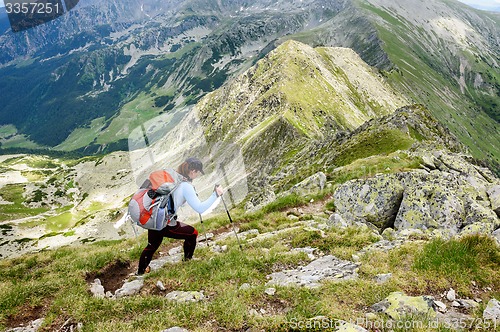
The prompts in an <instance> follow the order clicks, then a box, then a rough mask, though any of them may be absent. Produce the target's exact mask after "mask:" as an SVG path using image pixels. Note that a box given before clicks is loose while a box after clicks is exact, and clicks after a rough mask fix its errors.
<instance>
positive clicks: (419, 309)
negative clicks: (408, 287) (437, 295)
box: [372, 292, 436, 320]
mask: <svg viewBox="0 0 500 332" xmlns="http://www.w3.org/2000/svg"><path fill="white" fill-rule="evenodd" d="M433 300H434V299H433V298H432V297H430V296H407V295H405V294H404V293H402V292H393V293H391V294H390V295H389V296H388V297H387V298H385V299H384V300H383V301H382V302H379V303H377V304H375V305H373V306H372V309H373V310H374V311H376V312H383V313H385V314H387V315H388V316H389V317H390V318H392V319H394V320H400V319H403V318H405V316H412V317H415V316H421V317H423V318H434V317H436V311H435V310H434V308H433Z"/></svg>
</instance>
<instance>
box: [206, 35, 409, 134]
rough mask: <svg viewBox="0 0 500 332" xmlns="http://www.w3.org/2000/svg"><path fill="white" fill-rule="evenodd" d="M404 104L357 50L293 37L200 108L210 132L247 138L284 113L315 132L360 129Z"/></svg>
mask: <svg viewBox="0 0 500 332" xmlns="http://www.w3.org/2000/svg"><path fill="white" fill-rule="evenodd" d="M404 104H407V101H406V100H405V98H404V97H402V96H401V95H399V94H398V93H397V92H395V91H394V90H393V89H392V88H391V87H390V86H389V85H388V84H386V82H385V81H384V79H383V78H382V77H381V76H380V75H379V74H378V72H377V71H375V70H374V69H373V68H371V67H370V66H368V65H367V64H366V63H365V62H364V61H363V60H361V58H360V57H359V56H358V55H357V54H356V53H355V52H354V51H352V50H350V49H346V48H340V47H317V48H312V47H311V46H308V45H305V44H303V43H300V42H297V41H293V40H290V41H287V42H285V43H283V44H282V45H280V46H279V47H278V48H276V49H275V50H273V51H272V52H270V53H269V54H268V55H267V56H266V57H264V58H263V59H261V60H259V61H258V62H257V63H256V65H255V66H253V67H251V68H250V69H249V70H247V71H246V72H245V73H243V74H242V75H241V76H239V77H237V78H236V79H235V80H233V81H232V82H230V83H229V84H227V85H225V86H223V87H222V88H220V89H219V90H217V91H215V92H213V93H211V94H209V95H208V96H206V97H205V98H203V99H202V100H201V102H200V103H199V104H198V105H197V108H198V111H199V112H200V113H201V115H202V118H204V119H205V121H206V125H207V126H208V128H209V133H208V134H209V137H211V138H214V139H220V138H221V137H216V136H218V135H223V136H229V137H231V138H233V139H244V140H245V141H247V140H248V139H250V138H251V136H252V135H253V134H255V133H258V132H261V131H262V129H263V126H269V125H271V124H273V123H274V122H275V121H277V119H278V118H280V119H285V120H286V121H287V122H288V123H289V124H291V125H292V126H293V127H294V128H295V129H296V130H297V131H298V132H299V133H300V134H301V135H303V136H305V137H310V138H312V137H318V136H322V135H323V134H324V132H325V130H326V131H331V132H335V131H338V130H352V129H355V128H357V127H359V126H360V125H361V124H363V123H364V122H366V121H367V120H369V119H371V118H374V117H377V116H382V115H385V114H389V113H392V112H393V111H394V110H395V109H396V108H398V107H400V106H403V105H404ZM236 123H237V124H238V125H237V126H235V124H236ZM241 133H243V134H241Z"/></svg>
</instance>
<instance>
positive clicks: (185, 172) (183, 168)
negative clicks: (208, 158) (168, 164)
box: [177, 161, 191, 182]
mask: <svg viewBox="0 0 500 332" xmlns="http://www.w3.org/2000/svg"><path fill="white" fill-rule="evenodd" d="M189 171H190V169H189V164H188V162H186V161H185V162H183V163H182V164H180V165H179V167H177V173H179V174H180V175H182V176H183V177H185V178H186V179H187V180H188V181H189V182H191V178H189Z"/></svg>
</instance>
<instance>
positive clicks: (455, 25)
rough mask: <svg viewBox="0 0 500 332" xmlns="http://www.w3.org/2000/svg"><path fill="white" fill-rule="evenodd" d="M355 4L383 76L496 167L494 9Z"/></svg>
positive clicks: (499, 100) (498, 110) (499, 45)
mask: <svg viewBox="0 0 500 332" xmlns="http://www.w3.org/2000/svg"><path fill="white" fill-rule="evenodd" d="M359 4H360V7H361V8H363V9H364V10H365V11H366V13H368V14H369V16H370V17H371V21H372V22H373V24H374V25H375V26H376V27H377V31H378V35H379V37H380V38H381V40H382V41H383V43H382V45H383V49H384V50H385V52H386V53H387V55H388V57H389V59H390V61H391V63H393V64H394V66H395V67H394V69H393V70H391V71H389V72H388V73H387V76H388V79H389V81H390V82H392V83H393V84H394V86H395V88H396V89H398V90H399V91H402V92H403V93H404V94H405V95H407V96H408V97H409V98H411V99H412V100H414V101H417V102H418V103H422V104H425V105H426V106H427V107H428V108H429V109H431V110H432V112H433V114H434V116H436V118H437V119H438V120H439V121H440V122H441V123H443V124H445V125H446V126H448V127H449V128H450V130H451V131H452V132H453V133H455V135H457V136H458V137H459V139H460V140H461V141H462V142H463V143H465V144H466V145H467V146H468V147H469V148H470V149H471V151H472V153H473V154H474V155H475V156H476V157H478V158H482V159H489V160H490V161H493V163H495V164H494V165H492V167H494V168H495V169H496V171H497V172H498V169H499V168H498V165H499V164H498V162H499V160H500V159H499V157H500V151H499V145H498V144H497V142H498V141H499V140H500V136H499V135H500V134H499V133H500V125H499V121H500V107H499V105H500V71H499V65H500V59H499V57H498V54H500V38H499V36H500V25H499V22H500V16H499V15H498V14H495V13H486V12H480V11H476V10H471V9H470V8H467V7H464V6H463V5H462V4H460V3H457V2H454V1H442V2H441V1H438V2H436V1H434V2H428V3H427V2H425V3H418V4H417V3H415V2H413V1H398V2H397V3H396V2H394V1H388V0H387V1H386V0H373V1H372V0H370V1H366V2H359Z"/></svg>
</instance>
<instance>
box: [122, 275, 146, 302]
mask: <svg viewBox="0 0 500 332" xmlns="http://www.w3.org/2000/svg"><path fill="white" fill-rule="evenodd" d="M143 286H144V279H142V278H140V279H136V280H133V281H128V282H126V283H125V284H124V285H123V286H122V287H121V288H120V289H118V290H116V292H115V297H116V298H117V299H119V298H122V297H125V296H132V295H135V294H138V293H139V292H140V291H141V289H142V287H143Z"/></svg>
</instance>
